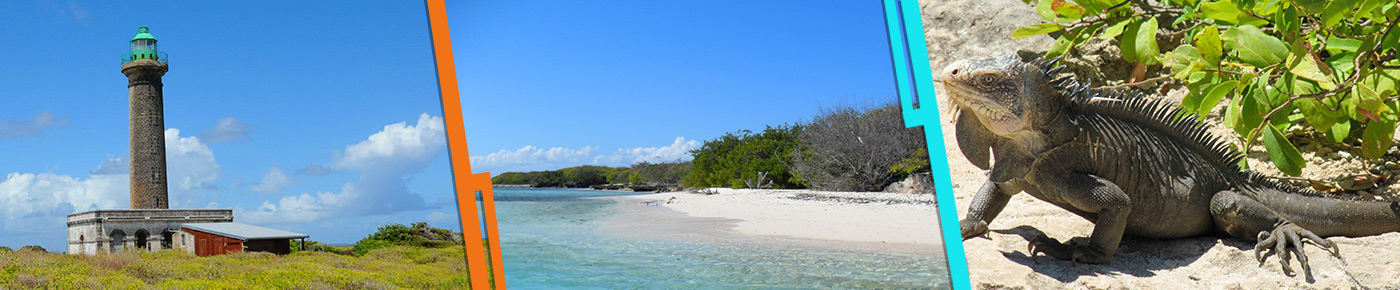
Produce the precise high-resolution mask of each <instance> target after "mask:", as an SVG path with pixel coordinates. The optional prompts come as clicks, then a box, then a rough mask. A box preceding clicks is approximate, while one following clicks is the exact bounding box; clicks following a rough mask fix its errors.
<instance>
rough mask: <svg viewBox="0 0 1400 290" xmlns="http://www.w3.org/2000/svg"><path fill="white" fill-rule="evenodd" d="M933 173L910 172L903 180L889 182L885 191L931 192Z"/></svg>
mask: <svg viewBox="0 0 1400 290" xmlns="http://www.w3.org/2000/svg"><path fill="white" fill-rule="evenodd" d="M933 191H934V189H933V175H931V174H930V173H929V172H923V173H914V174H910V175H909V177H907V178H904V180H901V181H897V182H895V183H891V184H890V185H889V186H886V187H885V192H894V193H918V194H922V193H933Z"/></svg>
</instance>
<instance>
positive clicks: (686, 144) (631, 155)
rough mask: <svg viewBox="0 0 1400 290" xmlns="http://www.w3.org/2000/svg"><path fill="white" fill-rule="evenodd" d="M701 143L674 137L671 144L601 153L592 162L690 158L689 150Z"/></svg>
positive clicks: (620, 163) (613, 163)
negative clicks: (610, 153) (608, 153)
mask: <svg viewBox="0 0 1400 290" xmlns="http://www.w3.org/2000/svg"><path fill="white" fill-rule="evenodd" d="M701 145H703V144H702V143H700V141H696V140H685V137H676V140H675V141H673V142H671V145H667V146H662V147H636V148H628V149H617V152H613V154H612V155H602V156H598V157H596V158H593V164H599V165H607V166H628V165H632V164H635V163H638V162H642V161H646V162H650V163H659V162H671V161H677V160H680V161H686V160H690V159H691V158H692V157H691V156H690V150H693V149H696V148H700V146H701Z"/></svg>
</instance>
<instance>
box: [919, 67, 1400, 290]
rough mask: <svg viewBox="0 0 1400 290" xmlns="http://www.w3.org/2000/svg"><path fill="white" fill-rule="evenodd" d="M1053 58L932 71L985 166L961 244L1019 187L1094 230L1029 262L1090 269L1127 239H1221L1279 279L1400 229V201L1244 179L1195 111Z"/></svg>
mask: <svg viewBox="0 0 1400 290" xmlns="http://www.w3.org/2000/svg"><path fill="white" fill-rule="evenodd" d="M1058 61H1059V58H1055V59H1050V60H1035V61H1030V62H1025V61H1022V60H1021V59H1020V58H1019V57H1017V56H1015V55H1009V56H1006V57H1001V58H982V59H968V60H961V61H958V62H955V63H953V64H952V65H949V66H948V67H947V68H945V69H944V70H943V72H942V81H943V87H944V88H945V90H946V92H947V93H948V94H949V96H950V98H951V99H952V101H953V103H954V104H953V105H954V106H955V108H957V110H958V111H957V112H958V113H959V115H958V116H957V119H956V123H955V126H956V127H955V130H956V131H955V134H956V138H957V142H958V147H959V148H960V149H962V152H963V156H964V157H966V158H967V159H968V160H969V161H971V162H972V164H973V165H976V166H977V167H979V168H982V169H984V170H985V169H990V170H991V172H990V174H989V177H988V180H987V182H986V183H985V184H984V185H982V187H981V189H979V190H978V191H977V195H976V197H975V198H973V201H972V205H971V207H970V208H969V209H968V211H967V215H966V216H965V217H964V219H963V220H961V225H960V226H961V229H962V236H963V239H968V238H971V237H975V236H979V235H982V234H984V233H986V232H987V225H988V224H989V223H991V222H992V220H993V219H994V218H996V216H997V214H998V213H1000V212H1001V211H1002V209H1004V208H1005V207H1006V204H1007V202H1008V201H1009V200H1010V199H1011V196H1012V195H1014V194H1017V193H1019V192H1022V191H1024V192H1026V193H1028V194H1030V195H1031V196H1034V197H1035V198H1038V199H1040V200H1043V201H1046V202H1049V203H1051V204H1054V205H1056V206H1059V207H1060V208H1064V209H1066V210H1068V211H1070V212H1072V213H1074V214H1076V215H1079V216H1081V217H1083V218H1085V219H1088V220H1089V221H1091V222H1093V223H1094V230H1093V233H1091V234H1090V235H1089V237H1088V239H1087V241H1086V240H1085V239H1071V240H1070V241H1067V242H1066V243H1061V242H1060V241H1057V240H1055V239H1053V238H1049V237H1045V236H1044V235H1041V236H1038V237H1034V238H1031V239H1030V242H1029V245H1028V247H1027V251H1028V252H1029V254H1030V256H1031V257H1032V258H1033V259H1034V258H1035V257H1036V256H1037V255H1038V254H1039V253H1045V254H1046V255H1048V256H1051V257H1054V258H1057V259H1060V260H1070V261H1071V262H1075V261H1077V262H1082V263H1094V264H1099V263H1105V262H1107V261H1108V260H1109V259H1110V258H1112V257H1113V254H1114V252H1116V251H1117V249H1118V243H1119V241H1120V240H1121V239H1122V238H1123V236H1124V235H1131V236H1136V237H1145V238H1156V239H1171V238H1184V237H1195V236H1205V235H1222V236H1230V237H1235V238H1242V239H1257V242H1258V243H1257V244H1256V246H1255V248H1254V254H1255V258H1256V259H1257V260H1258V261H1259V262H1260V265H1263V263H1264V261H1265V260H1266V259H1267V258H1268V257H1269V256H1271V255H1273V254H1278V256H1279V263H1280V264H1282V266H1283V270H1284V272H1285V274H1286V275H1289V276H1293V275H1294V273H1293V268H1292V267H1291V266H1289V259H1290V257H1289V256H1290V254H1292V255H1296V256H1297V257H1298V262H1299V264H1300V265H1301V266H1302V268H1303V271H1304V272H1305V273H1309V275H1310V271H1311V270H1310V268H1309V266H1308V261H1307V256H1305V255H1304V254H1303V251H1302V245H1303V243H1305V242H1306V243H1312V244H1314V245H1317V246H1319V247H1322V248H1324V249H1327V250H1329V252H1330V253H1331V254H1332V255H1334V256H1337V257H1339V258H1340V257H1341V253H1340V249H1339V248H1338V247H1337V245H1336V244H1335V243H1333V242H1332V241H1329V240H1327V239H1325V238H1324V237H1330V236H1349V237H1355V236H1368V235H1377V234H1381V233H1386V232H1395V231H1400V203H1397V202H1383V201H1372V200H1362V199H1360V198H1344V197H1337V196H1332V195H1325V194H1322V193H1319V192H1316V191H1313V190H1310V189H1301V188H1296V187H1293V186H1290V185H1286V184H1282V183H1278V182H1275V181H1273V180H1271V179H1269V178H1267V177H1265V176H1263V175H1261V174H1258V173H1255V172H1252V171H1246V170H1242V169H1241V168H1240V167H1239V165H1238V164H1239V163H1238V162H1239V161H1240V160H1241V158H1243V157H1242V155H1241V154H1240V153H1239V152H1238V151H1236V150H1235V149H1234V148H1233V147H1231V146H1230V145H1229V144H1228V143H1225V142H1223V141H1221V140H1219V139H1217V138H1215V137H1213V136H1211V135H1210V134H1208V133H1207V132H1206V127H1205V125H1204V124H1202V123H1201V122H1199V121H1197V118H1196V117H1195V116H1194V115H1190V114H1188V113H1185V112H1184V111H1182V110H1181V109H1179V108H1177V106H1176V105H1175V104H1173V103H1171V102H1169V101H1163V100H1158V99H1151V98H1146V97H1142V96H1128V95H1125V94H1122V93H1118V92H1114V91H1109V90H1101V89H1092V88H1090V87H1089V86H1088V85H1082V84H1079V83H1078V82H1076V81H1073V80H1071V79H1072V77H1073V75H1072V74H1064V75H1061V74H1060V71H1061V70H1062V69H1064V67H1063V66H1057V62H1058ZM993 154H995V156H994V157H993ZM1265 252H1267V253H1265Z"/></svg>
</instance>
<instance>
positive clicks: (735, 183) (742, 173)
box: [491, 103, 929, 191]
mask: <svg viewBox="0 0 1400 290" xmlns="http://www.w3.org/2000/svg"><path fill="white" fill-rule="evenodd" d="M924 142H925V140H924V134H923V131H922V130H921V129H918V128H905V127H904V122H903V117H902V115H901V112H900V108H899V106H898V105H896V104H892V103H886V104H882V105H870V106H865V107H860V108H858V107H855V106H834V107H829V108H826V109H823V110H822V111H821V112H820V114H819V115H817V116H816V117H815V118H814V119H813V121H811V122H809V123H795V124H783V125H778V126H772V125H769V126H765V128H764V129H763V130H762V131H758V132H754V131H751V130H739V131H734V132H730V133H725V134H724V135H723V136H720V137H718V138H715V139H711V140H708V141H705V142H704V144H703V145H701V146H700V148H697V149H694V150H691V151H690V155H691V157H692V158H691V160H690V161H684V162H681V161H675V162H665V163H647V162H641V163H637V164H633V165H632V166H630V167H604V166H594V165H584V166H577V167H569V168H564V169H558V170H546V171H532V172H506V173H502V174H500V175H497V176H496V177H494V178H492V179H491V180H492V182H493V183H495V184H500V185H529V186H531V187H588V186H594V185H603V184H629V185H643V184H645V185H655V184H663V185H680V186H684V187H691V188H706V187H729V188H779V189H802V188H812V189H820V190H832V191H879V190H882V189H884V188H885V187H886V186H888V185H890V184H891V183H894V182H897V181H899V180H902V179H904V178H906V177H908V176H909V175H911V174H914V173H918V172H926V171H928V170H929V163H928V151H927V149H925V144H924Z"/></svg>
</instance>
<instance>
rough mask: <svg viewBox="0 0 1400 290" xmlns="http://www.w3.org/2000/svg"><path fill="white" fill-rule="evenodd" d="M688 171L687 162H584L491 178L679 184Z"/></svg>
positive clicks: (534, 183)
mask: <svg viewBox="0 0 1400 290" xmlns="http://www.w3.org/2000/svg"><path fill="white" fill-rule="evenodd" d="M690 171H691V162H690V161H685V162H681V161H675V162H663V163H649V162H645V161H643V162H639V163H637V164H632V166H630V167H606V166H597V165H583V166H575V167H569V168H563V169H557V170H543V171H530V172H506V173H501V174H500V175H496V177H492V178H491V183H493V184H507V185H529V186H530V187H571V188H572V187H588V186H592V185H600V184H679V183H680V182H681V178H682V177H685V176H686V175H687V174H690Z"/></svg>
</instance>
